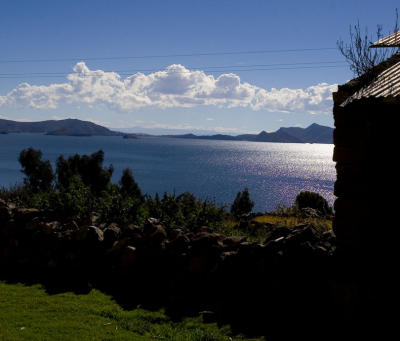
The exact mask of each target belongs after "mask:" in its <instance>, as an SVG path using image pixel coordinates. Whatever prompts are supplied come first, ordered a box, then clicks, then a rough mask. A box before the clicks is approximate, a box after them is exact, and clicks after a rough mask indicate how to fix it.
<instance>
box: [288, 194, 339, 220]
mask: <svg viewBox="0 0 400 341" xmlns="http://www.w3.org/2000/svg"><path fill="white" fill-rule="evenodd" d="M295 206H296V208H297V209H298V210H301V209H303V208H307V207H310V208H313V209H315V210H317V211H318V212H319V213H320V214H321V215H331V214H332V213H333V212H332V208H331V207H330V206H329V204H328V202H327V201H326V199H325V198H324V197H323V196H321V195H320V194H318V193H315V192H308V191H305V192H300V193H299V194H298V195H297V197H296V201H295Z"/></svg>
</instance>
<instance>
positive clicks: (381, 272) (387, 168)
mask: <svg viewBox="0 0 400 341" xmlns="http://www.w3.org/2000/svg"><path fill="white" fill-rule="evenodd" d="M371 47H372V48H398V47H400V31H398V32H396V33H394V34H392V35H390V36H388V37H385V38H383V39H381V40H379V41H377V42H376V43H375V44H373V45H372V46H371ZM333 100H334V107H333V115H334V121H335V130H334V145H335V148H334V155H333V160H334V161H335V162H336V170H337V179H336V182H335V189H334V191H335V195H336V196H337V199H336V201H335V205H334V206H335V218H334V223H333V228H334V231H335V234H336V236H337V241H338V250H337V254H338V256H339V257H340V259H341V263H340V264H341V265H340V269H339V273H341V274H342V279H343V282H342V284H343V287H344V288H346V290H348V291H349V293H348V296H349V297H351V300H352V302H351V303H349V302H347V306H346V307H347V309H350V310H351V309H353V311H352V312H350V313H349V314H350V315H351V317H350V318H351V319H353V321H354V315H357V314H358V315H359V322H360V323H361V324H362V325H366V326H367V325H368V323H376V322H377V321H380V322H381V323H384V324H387V323H389V321H391V320H392V316H390V314H389V313H388V311H389V310H388V309H390V308H391V306H392V308H393V307H396V309H397V303H398V294H397V292H398V289H399V287H400V286H399V285H400V283H399V280H398V277H399V276H398V272H399V270H400V263H399V262H398V261H397V259H398V258H400V257H399V256H400V255H399V253H400V239H399V235H400V233H399V231H400V224H399V220H398V215H399V212H398V211H399V210H400V208H399V206H398V202H399V199H398V198H399V192H398V190H397V188H398V187H399V186H398V180H397V179H398V178H397V177H398V175H399V166H398V163H397V161H398V159H399V149H398V146H399V142H398V138H399V135H400V130H399V128H400V126H399V125H398V124H397V121H398V117H399V115H400V53H399V52H397V53H395V54H394V55H393V56H391V57H390V58H388V59H387V60H386V61H384V62H382V63H381V64H379V65H377V66H376V67H374V68H373V69H372V70H370V71H369V72H367V73H366V74H364V75H362V76H361V77H358V78H356V79H353V80H351V81H349V82H348V83H346V84H344V85H341V86H339V88H338V91H337V92H336V93H334V94H333ZM371 325H372V324H371ZM381 325H382V324H381Z"/></svg>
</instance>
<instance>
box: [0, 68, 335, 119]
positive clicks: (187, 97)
mask: <svg viewBox="0 0 400 341" xmlns="http://www.w3.org/2000/svg"><path fill="white" fill-rule="evenodd" d="M336 89H337V84H327V83H320V84H316V85H312V86H309V87H307V88H304V89H290V88H281V89H275V88H271V89H264V88H261V87H258V86H256V85H252V84H250V83H247V82H242V81H241V79H240V77H239V76H238V75H236V74H234V73H225V74H221V75H219V76H218V77H215V76H213V75H211V74H206V73H205V72H204V71H200V70H189V69H187V68H186V67H184V66H183V65H180V64H173V65H170V66H168V67H166V68H165V69H164V70H161V71H157V72H153V73H149V74H144V73H141V72H138V73H135V74H132V75H130V76H127V77H126V78H123V77H122V76H121V75H120V74H119V73H117V72H108V71H103V70H90V69H89V68H88V67H87V65H86V64H85V63H84V62H78V63H77V64H76V65H75V66H74V68H73V73H70V74H69V75H68V76H67V80H66V82H64V83H54V84H50V85H33V84H29V83H21V84H20V85H18V86H17V87H16V88H14V89H13V90H11V91H10V92H9V93H7V94H5V95H3V96H1V95H0V107H13V106H16V107H27V108H34V109H56V108H58V106H59V105H60V104H62V103H87V104H96V103H102V104H106V105H107V106H109V107H110V108H111V109H112V110H116V111H121V112H131V111H135V110H136V109H140V108H145V107H153V108H174V107H183V108H185V107H187V108H190V107H194V106H201V105H208V106H209V105H211V106H216V107H225V108H234V107H243V108H250V109H252V110H265V111H269V112H284V113H292V112H304V113H309V114H326V113H330V111H331V109H332V92H333V91H336Z"/></svg>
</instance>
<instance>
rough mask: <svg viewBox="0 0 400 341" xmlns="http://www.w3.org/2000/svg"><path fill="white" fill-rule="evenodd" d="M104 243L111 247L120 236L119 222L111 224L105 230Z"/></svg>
mask: <svg viewBox="0 0 400 341" xmlns="http://www.w3.org/2000/svg"><path fill="white" fill-rule="evenodd" d="M103 235H104V243H105V245H106V246H107V247H111V246H112V245H113V244H114V243H115V242H116V241H117V240H118V239H119V237H120V235H121V229H120V228H119V227H118V225H117V224H110V225H108V226H107V228H106V229H104V231H103Z"/></svg>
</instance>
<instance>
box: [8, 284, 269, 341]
mask: <svg viewBox="0 0 400 341" xmlns="http://www.w3.org/2000/svg"><path fill="white" fill-rule="evenodd" d="M0 340H177V341H186V340H187V341H212V340H216V341H223V340H250V339H246V338H244V337H241V336H230V329H229V327H223V328H221V329H219V328H218V327H217V325H216V324H215V323H212V324H205V323H202V320H201V317H197V318H187V319H184V320H183V321H181V322H172V321H171V320H170V319H169V318H168V316H166V315H165V314H164V312H163V311H156V312H152V311H147V310H144V309H140V308H137V309H134V310H130V311H126V310H123V309H122V308H121V307H120V306H119V305H118V304H117V303H116V302H114V301H113V300H112V298H111V297H109V296H107V295H104V294H103V293H101V292H100V291H98V290H92V291H91V292H90V293H89V294H84V295H77V294H74V293H71V292H66V293H61V294H56V295H49V294H47V293H46V291H45V290H44V289H43V288H42V286H40V285H29V286H26V285H23V284H19V283H18V284H10V283H5V282H0ZM252 340H261V339H252Z"/></svg>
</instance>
